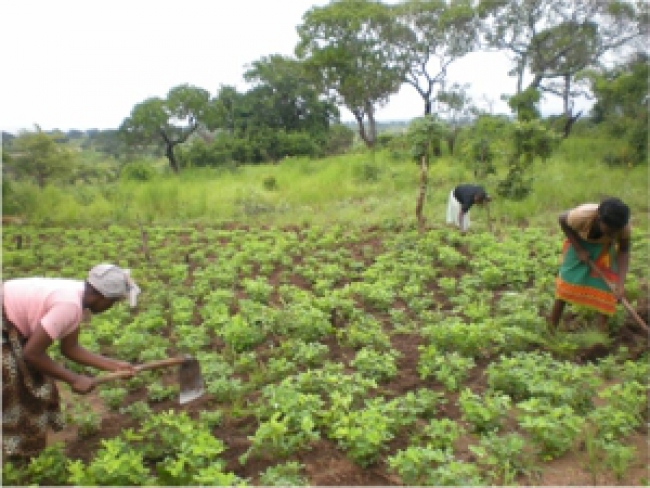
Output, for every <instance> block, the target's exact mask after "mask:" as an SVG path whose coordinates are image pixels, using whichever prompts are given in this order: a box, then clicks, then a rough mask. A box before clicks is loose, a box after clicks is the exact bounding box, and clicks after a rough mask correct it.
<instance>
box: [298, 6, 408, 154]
mask: <svg viewBox="0 0 650 488" xmlns="http://www.w3.org/2000/svg"><path fill="white" fill-rule="evenodd" d="M398 30H400V31H402V32H403V27H402V26H400V25H399V24H397V23H396V22H394V17H393V15H392V13H391V11H390V9H389V8H388V7H386V6H385V5H383V4H382V3H380V2H375V1H371V0H337V1H334V2H332V3H330V4H329V5H326V6H324V7H313V8H312V9H310V10H309V11H307V13H305V14H304V16H303V23H302V24H301V25H299V26H298V34H299V37H300V40H299V43H298V45H297V47H296V56H297V57H298V59H300V60H302V61H304V62H305V66H306V68H307V70H308V72H309V73H310V74H311V75H312V76H313V77H314V80H315V81H317V82H318V83H319V85H320V86H321V87H322V88H323V90H324V91H327V92H328V93H332V94H333V95H334V96H336V100H337V103H338V104H340V105H344V106H345V107H347V108H348V109H349V110H350V112H352V115H353V116H354V118H355V120H356V121H357V125H358V128H359V135H360V137H361V139H362V140H363V141H364V142H365V144H366V145H367V147H369V148H372V147H374V145H375V142H376V139H377V127H376V118H375V113H376V111H377V108H379V107H381V106H382V105H383V104H385V103H386V102H387V101H388V99H389V97H390V95H392V94H393V93H396V92H397V91H398V90H399V88H400V86H401V84H402V80H403V79H404V76H405V66H406V62H405V61H406V60H405V58H404V54H403V53H402V52H400V51H399V50H396V49H394V47H393V46H394V44H393V45H391V44H389V43H387V42H386V41H385V40H386V39H391V38H395V37H396V36H397V34H395V33H394V31H398ZM366 119H367V123H368V126H367V127H366V125H365V124H366Z"/></svg>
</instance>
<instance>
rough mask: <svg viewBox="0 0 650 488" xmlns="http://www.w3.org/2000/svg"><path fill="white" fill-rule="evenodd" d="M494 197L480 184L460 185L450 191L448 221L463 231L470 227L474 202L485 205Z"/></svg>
mask: <svg viewBox="0 0 650 488" xmlns="http://www.w3.org/2000/svg"><path fill="white" fill-rule="evenodd" d="M491 200H492V199H491V198H490V196H489V195H488V194H487V192H486V191H485V188H483V187H482V186H479V185H458V186H457V187H456V188H454V189H453V190H451V192H450V193H449V199H448V200H447V223H448V224H454V225H456V227H458V228H460V230H461V232H466V231H467V229H469V224H470V218H469V210H470V208H472V206H473V205H474V204H479V205H483V204H486V203H488V202H490V201H491Z"/></svg>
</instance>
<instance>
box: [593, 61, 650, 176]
mask: <svg viewBox="0 0 650 488" xmlns="http://www.w3.org/2000/svg"><path fill="white" fill-rule="evenodd" d="M649 61H650V59H649V57H648V55H647V54H646V53H644V52H638V53H635V54H634V55H633V56H631V57H630V59H629V60H628V61H627V62H625V63H623V64H621V65H620V66H617V67H615V68H612V69H601V70H597V71H596V70H594V71H590V72H588V73H586V74H585V78H586V79H587V80H588V81H589V82H590V83H591V89H592V91H593V92H594V94H595V96H596V103H595V104H594V106H593V108H592V113H593V116H594V120H595V122H597V123H600V124H603V125H604V126H606V127H607V129H608V131H609V132H610V134H612V135H613V136H614V137H617V138H619V139H622V140H624V141H625V142H626V147H627V153H628V154H627V157H619V158H618V159H619V160H620V161H618V162H621V163H633V164H639V163H643V162H644V161H645V162H647V158H648V133H649V132H648V104H649V103H650V86H649V82H648V80H649V77H650V69H649V67H648V66H649V64H648V63H649ZM608 157H610V158H614V156H613V155H611V154H610V155H608ZM614 159H616V158H614ZM625 159H627V161H625Z"/></svg>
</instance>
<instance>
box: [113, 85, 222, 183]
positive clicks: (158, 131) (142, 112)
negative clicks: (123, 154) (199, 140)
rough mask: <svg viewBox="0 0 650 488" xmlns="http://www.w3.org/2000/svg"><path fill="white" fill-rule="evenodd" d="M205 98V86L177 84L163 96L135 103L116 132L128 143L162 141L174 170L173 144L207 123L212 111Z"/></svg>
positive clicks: (176, 168) (176, 167)
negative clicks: (162, 97)
mask: <svg viewBox="0 0 650 488" xmlns="http://www.w3.org/2000/svg"><path fill="white" fill-rule="evenodd" d="M209 102H210V94H209V93H208V92H207V91H206V90H203V89H202V88H197V87H193V86H190V85H187V84H185V85H179V86H177V87H174V88H172V89H171V90H170V91H169V93H168V94H167V98H165V99H161V98H158V97H154V98H149V99H147V100H145V101H144V102H141V103H139V104H137V105H136V106H135V107H134V108H133V110H132V111H131V115H130V116H129V117H128V118H127V119H125V120H124V122H122V125H121V126H120V132H121V133H122V134H124V136H125V137H126V140H127V141H128V143H129V144H131V145H141V144H158V145H162V146H163V147H164V151H165V156H166V157H167V159H168V160H169V166H170V167H171V169H172V170H173V171H174V172H175V173H178V171H179V166H178V162H177V160H176V156H175V155H174V148H175V147H176V146H177V145H179V144H182V143H184V142H185V141H187V139H188V137H189V136H190V135H191V134H192V133H194V132H195V131H196V130H197V129H198V128H199V126H201V125H202V124H206V125H208V123H209V121H210V115H213V114H212V111H211V108H212V107H211V106H210V103H209Z"/></svg>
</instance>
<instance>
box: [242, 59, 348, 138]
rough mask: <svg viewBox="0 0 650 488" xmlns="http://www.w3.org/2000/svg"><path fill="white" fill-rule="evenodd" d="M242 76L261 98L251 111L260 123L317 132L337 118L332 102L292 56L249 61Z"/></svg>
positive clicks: (293, 129)
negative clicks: (324, 96)
mask: <svg viewBox="0 0 650 488" xmlns="http://www.w3.org/2000/svg"><path fill="white" fill-rule="evenodd" d="M244 79H245V80H246V81H247V82H249V83H252V84H253V90H252V91H255V92H257V96H259V98H260V99H262V100H264V103H263V104H259V105H258V106H257V108H256V111H255V113H254V114H253V118H255V119H258V122H257V123H258V124H259V125H261V126H264V127H270V128H275V129H283V130H285V131H287V132H294V131H306V132H308V133H310V134H313V135H320V134H323V133H325V132H327V130H328V129H329V126H330V123H331V122H336V121H337V120H338V117H339V111H338V108H337V106H336V104H335V103H334V102H333V101H332V100H329V99H324V98H323V97H322V96H321V91H320V90H319V89H318V86H317V84H316V83H314V81H313V78H312V77H310V76H309V75H308V73H307V71H306V69H305V66H304V64H303V63H302V62H300V61H298V60H296V59H293V58H290V57H287V56H281V55H278V54H276V55H271V56H266V57H263V58H261V59H259V60H257V61H254V62H253V63H251V65H250V66H249V67H248V70H247V71H246V72H245V73H244Z"/></svg>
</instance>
